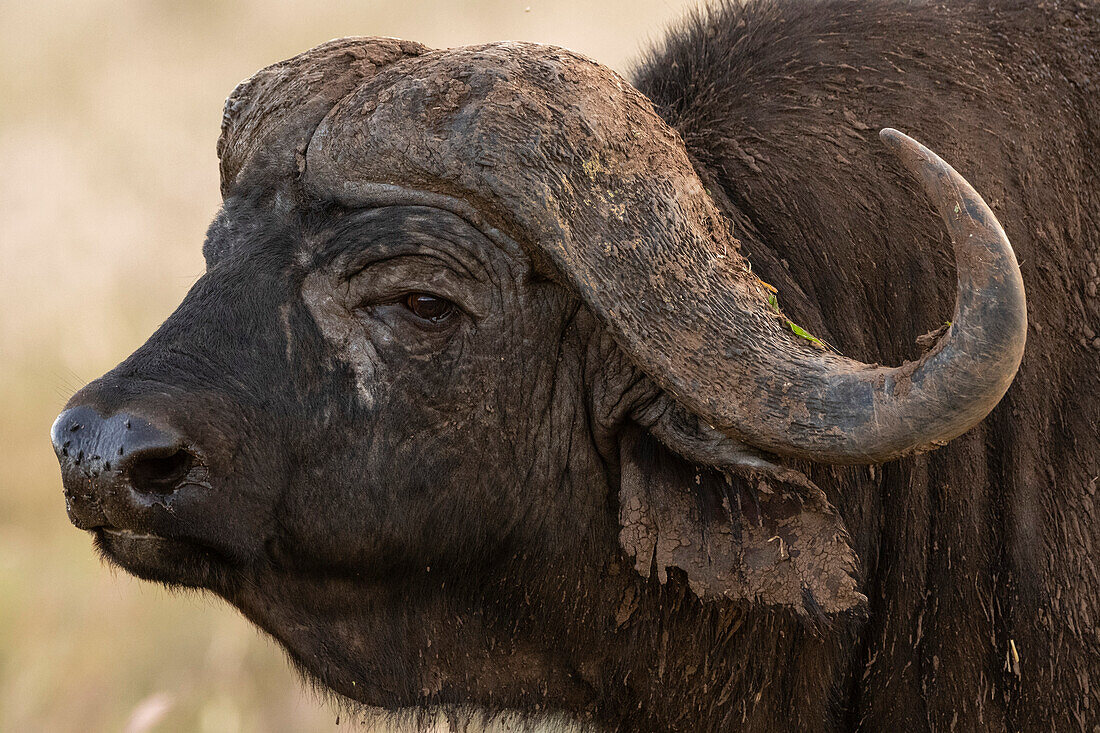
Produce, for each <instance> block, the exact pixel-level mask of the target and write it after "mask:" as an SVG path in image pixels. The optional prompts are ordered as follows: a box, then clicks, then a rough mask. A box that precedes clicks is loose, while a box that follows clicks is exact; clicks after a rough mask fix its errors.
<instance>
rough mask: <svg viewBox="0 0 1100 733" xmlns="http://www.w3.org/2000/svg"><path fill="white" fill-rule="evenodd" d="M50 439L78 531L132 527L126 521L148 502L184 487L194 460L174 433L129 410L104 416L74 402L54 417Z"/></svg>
mask: <svg viewBox="0 0 1100 733" xmlns="http://www.w3.org/2000/svg"><path fill="white" fill-rule="evenodd" d="M50 437H51V439H52V441H53V447H54V451H55V452H56V453H57V459H58V461H59V462H60V464H61V474H62V480H63V484H64V489H65V500H66V506H67V508H68V511H69V519H70V520H71V521H72V522H73V524H75V525H76V526H77V527H79V528H80V529H95V528H98V527H105V528H108V529H137V527H131V526H128V525H130V524H132V523H133V521H134V519H135V517H136V516H137V515H139V514H140V513H141V511H142V509H143V508H144V507H146V506H147V505H148V504H149V501H150V500H151V499H155V498H156V497H165V496H167V495H169V494H172V493H174V492H176V491H178V490H181V489H183V487H185V486H187V485H188V476H189V474H190V473H191V470H192V468H193V467H194V466H195V465H196V463H197V457H196V455H195V453H194V452H193V451H192V450H189V449H188V448H186V447H185V440H184V438H183V436H181V435H180V434H179V433H178V432H177V431H175V430H172V429H170V428H165V427H159V426H157V425H154V424H153V423H152V422H150V421H149V420H147V419H145V418H143V417H141V416H139V415H137V414H133V413H131V412H116V413H114V414H111V415H107V416H103V415H101V414H100V413H99V412H97V411H96V410H95V409H94V408H92V407H89V406H86V405H79V406H76V407H73V408H71V409H68V410H65V411H64V412H62V413H61V414H60V415H59V416H58V418H57V420H56V421H55V422H54V424H53V428H52V429H51V431H50Z"/></svg>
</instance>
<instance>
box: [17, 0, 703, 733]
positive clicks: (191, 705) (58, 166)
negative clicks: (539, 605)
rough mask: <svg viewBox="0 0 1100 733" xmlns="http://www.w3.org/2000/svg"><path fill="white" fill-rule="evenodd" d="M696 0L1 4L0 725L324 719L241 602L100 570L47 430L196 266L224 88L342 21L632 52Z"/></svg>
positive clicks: (158, 317)
mask: <svg viewBox="0 0 1100 733" xmlns="http://www.w3.org/2000/svg"><path fill="white" fill-rule="evenodd" d="M688 4H689V3H688V2H687V1H686V0H611V1H609V2H600V1H599V0H560V1H557V2H545V1H543V2H540V1H539V0H515V1H513V0H451V1H450V2H425V1H423V0H402V1H401V2H388V1H387V2H381V1H379V0H369V1H368V0H360V1H359V2H351V1H345V2H337V1H336V0H301V1H294V2H292V1H291V0H280V1H277V2H260V1H259V0H242V1H237V2H217V1H216V0H196V1H194V2H172V1H169V0H140V1H139V0H123V1H118V0H114V1H110V0H36V1H34V2H31V1H30V0H0V731H122V730H134V731H138V730H157V731H218V732H221V731H226V732H231V731H328V730H346V729H347V727H348V726H347V722H346V716H345V722H344V725H343V726H341V727H340V728H336V715H337V713H336V712H335V711H334V710H333V709H331V708H328V707H325V706H324V705H323V703H321V702H320V701H318V700H317V699H316V698H315V697H313V696H311V695H310V693H309V692H308V691H305V690H304V688H303V686H302V685H301V684H300V683H299V682H298V680H297V679H296V678H295V677H294V675H293V673H292V672H291V671H290V670H289V669H288V667H287V665H286V663H285V661H284V660H283V658H282V655H281V653H280V652H279V651H278V650H277V649H276V648H275V646H274V645H273V644H272V643H271V642H270V641H268V640H267V639H265V638H264V637H262V635H261V634H259V633H258V632H257V631H256V630H255V629H253V628H251V627H250V626H249V625H248V624H247V623H246V622H245V621H244V620H243V619H242V618H240V617H239V616H238V615H237V614H236V613H235V612H234V611H233V610H232V609H230V608H228V607H226V606H225V605H224V604H222V603H220V602H218V601H216V600H213V599H208V598H201V597H197V596H190V597H185V596H179V595H171V594H168V593H167V592H166V591H164V590H163V589H161V588H159V587H156V586H153V585H149V584H145V583H142V582H139V581H137V580H134V579H132V578H130V577H129V576H126V575H124V574H121V573H112V572H111V571H109V570H107V569H106V568H105V567H103V566H102V565H100V564H99V562H98V560H97V559H96V557H95V556H94V554H93V552H92V550H91V543H90V540H89V538H88V537H87V536H86V535H85V534H84V533H81V532H78V531H76V530H75V529H73V528H72V527H71V526H70V525H69V524H68V522H67V520H66V518H65V512H64V503H63V500H62V497H61V490H60V479H59V476H58V473H57V467H56V463H55V461H54V457H53V454H52V451H51V450H50V448H49V444H48V439H47V433H48V429H49V426H50V423H51V421H52V420H53V418H54V416H55V415H56V414H57V412H58V411H59V410H60V408H61V407H62V405H63V404H64V402H65V400H66V399H67V398H68V396H69V395H70V394H71V393H72V392H73V391H74V390H75V389H76V388H78V387H79V386H81V385H82V384H84V383H85V382H87V381H89V380H90V379H93V378H95V377H96V376H98V375H99V374H101V373H103V372H104V371H106V370H107V369H109V368H110V367H112V366H113V365H114V364H115V363H117V362H118V361H119V360H121V359H122V358H123V357H125V356H126V355H127V354H128V353H130V352H131V351H132V350H133V349H134V348H136V347H137V346H138V345H139V344H141V342H142V341H143V340H144V339H145V338H146V336H148V335H149V334H150V333H152V331H153V329H154V328H155V327H156V326H157V325H158V324H159V323H160V322H161V321H162V320H163V319H164V318H165V317H166V316H167V315H168V314H169V313H170V312H171V310H172V309H173V308H174V307H175V305H176V304H177V303H178V302H179V300H180V299H181V298H182V296H183V294H184V293H185V292H186V290H187V289H188V287H190V285H191V284H192V283H193V282H194V281H195V280H196V279H197V278H198V277H199V275H200V274H201V273H202V270H203V264H202V258H201V254H200V245H201V242H202V236H203V232H204V230H205V228H206V225H207V222H208V221H209V220H210V218H211V217H212V216H213V214H214V213H215V211H216V209H217V206H218V181H217V166H216V160H215V156H214V142H215V139H216V137H217V134H218V126H219V123H220V119H221V106H222V101H223V99H224V97H225V95H226V94H228V92H229V91H230V90H231V89H232V88H233V86H234V85H235V84H236V83H237V82H238V81H239V80H240V79H242V78H244V77H246V76H248V75H249V74H251V73H252V72H253V71H255V70H256V69H258V68H260V67H262V66H264V65H266V64H269V63H273V62H275V61H278V60H280V59H283V58H285V57H287V56H291V55H293V54H295V53H298V52H300V51H302V50H304V49H306V48H309V47H310V46H313V45H315V44H317V43H320V42H322V41H325V40H327V39H329V38H333V37H336V36H343V35H389V36H399V37H405V38H411V39H415V40H418V41H422V42H424V43H427V44H428V45H431V46H437V47H445V46H456V45H462V44H467V43H475V42H482V41H489V40H496V39H504V38H515V39H526V40H534V41H543V42H550V43H556V44H559V45H564V46H568V47H571V48H574V49H577V50H580V51H582V52H584V53H587V54H589V55H591V56H593V57H595V58H597V59H599V60H601V61H603V62H604V63H607V64H609V65H611V66H613V67H615V68H618V69H619V70H625V69H626V68H627V67H628V66H629V61H630V59H631V58H632V57H634V56H635V55H636V54H637V53H638V51H639V50H640V49H641V48H642V47H643V46H644V45H645V43H646V42H647V40H650V39H653V38H657V37H659V36H660V32H661V29H662V28H663V27H664V26H665V25H666V24H667V22H668V21H669V20H670V19H673V18H675V17H678V16H680V15H681V14H682V13H683V11H684V8H685V7H687V5H688Z"/></svg>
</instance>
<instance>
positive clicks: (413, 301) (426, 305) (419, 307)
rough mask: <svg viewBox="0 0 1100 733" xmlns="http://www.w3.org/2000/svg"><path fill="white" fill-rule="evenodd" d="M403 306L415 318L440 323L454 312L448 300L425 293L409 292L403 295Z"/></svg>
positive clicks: (452, 305)
mask: <svg viewBox="0 0 1100 733" xmlns="http://www.w3.org/2000/svg"><path fill="white" fill-rule="evenodd" d="M405 307H406V308H408V309H409V310H410V311H412V313H413V315H414V316H416V317H417V318H423V319H424V320H425V321H431V322H432V323H442V322H443V321H445V320H447V319H448V318H450V316H451V314H452V313H454V310H455V306H454V303H452V302H451V301H449V300H444V299H443V298H437V297H435V296H434V295H428V294H427V293H409V294H408V295H406V296H405Z"/></svg>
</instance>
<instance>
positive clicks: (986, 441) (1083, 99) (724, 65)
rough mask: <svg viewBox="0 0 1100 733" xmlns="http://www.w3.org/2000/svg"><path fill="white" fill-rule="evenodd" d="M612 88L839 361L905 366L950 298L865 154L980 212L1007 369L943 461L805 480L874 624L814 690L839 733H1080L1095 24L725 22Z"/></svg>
mask: <svg viewBox="0 0 1100 733" xmlns="http://www.w3.org/2000/svg"><path fill="white" fill-rule="evenodd" d="M635 78H636V83H637V85H638V87H639V88H640V89H641V90H642V91H644V92H645V93H646V94H647V95H649V96H650V98H651V99H652V100H653V101H654V103H655V104H656V105H657V107H658V109H659V111H660V112H661V114H662V115H663V116H664V117H665V119H667V120H668V121H669V123H670V124H672V125H673V126H674V127H675V128H676V129H677V130H679V131H680V133H681V134H682V135H683V137H684V140H685V142H686V144H687V147H688V150H689V152H690V153H691V154H692V155H693V157H694V158H695V160H696V161H697V167H698V170H699V172H700V173H701V174H702V175H703V176H704V178H705V179H706V180H709V181H710V182H711V185H712V186H713V189H714V192H715V193H718V194H719V195H721V196H722V197H723V198H724V199H725V208H726V210H727V211H728V212H729V213H730V214H731V216H732V217H733V218H734V220H735V221H736V222H737V223H738V225H739V227H738V234H739V236H740V238H741V240H742V243H743V246H744V249H745V251H746V252H747V254H748V257H749V259H750V260H751V261H752V263H753V265H754V267H755V269H756V270H757V272H758V273H760V275H761V277H762V278H763V279H764V280H766V281H768V282H770V283H772V284H774V285H775V286H776V287H778V288H779V291H780V293H781V297H782V302H783V304H784V307H785V308H786V309H787V310H789V311H790V312H791V313H792V318H794V319H795V320H799V319H801V322H804V323H805V324H806V325H807V328H809V329H810V330H811V331H812V332H813V333H815V334H819V335H821V336H822V338H825V339H826V340H828V341H830V342H831V343H832V344H834V345H836V346H837V347H838V348H839V349H840V350H841V351H843V352H844V353H847V354H851V355H853V356H856V357H858V358H861V359H864V360H867V361H881V362H883V363H900V362H901V361H902V360H903V359H906V358H913V357H914V356H915V355H917V354H918V353H919V347H918V346H917V345H916V344H915V340H916V338H917V337H918V336H919V335H921V334H922V333H923V332H924V331H927V330H929V329H931V328H935V327H936V326H937V325H938V324H940V323H942V322H943V321H944V320H945V319H947V318H949V317H950V308H951V304H952V301H953V291H954V278H953V268H952V260H951V257H950V251H951V250H950V246H949V244H948V243H947V241H946V240H945V237H944V235H943V233H942V231H941V229H940V226H939V223H938V222H937V221H936V220H935V218H934V217H933V216H932V215H931V214H930V212H929V211H928V210H927V207H926V206H925V204H924V203H923V201H922V199H921V196H920V194H919V192H918V191H916V190H914V186H913V185H912V184H911V182H910V181H909V179H907V178H906V176H905V175H904V174H903V173H902V172H901V171H900V170H899V169H898V166H897V164H896V163H895V162H894V161H892V160H890V159H889V157H887V156H886V155H884V154H883V152H882V151H881V149H880V148H879V146H878V145H877V144H876V140H875V133H876V132H877V130H878V129H879V128H881V127H884V126H895V127H898V128H900V129H902V130H904V131H905V132H908V133H909V134H911V135H913V136H914V137H916V138H917V139H919V140H922V141H923V142H925V143H927V144H929V145H932V146H933V147H934V148H935V149H936V150H937V152H938V153H940V154H941V155H942V156H943V157H944V158H945V159H946V160H949V161H951V163H952V164H953V165H954V166H955V168H956V169H958V170H959V171H960V172H961V173H962V174H963V175H964V176H966V177H967V179H968V180H969V181H970V182H971V183H972V184H973V185H974V186H975V188H977V189H978V190H979V191H980V192H982V194H983V196H984V197H985V199H986V200H987V201H988V202H989V203H990V206H991V208H992V209H993V211H994V212H995V213H996V214H997V217H998V218H999V219H1000V221H1001V223H1002V224H1003V226H1004V228H1005V230H1006V232H1007V234H1008V236H1009V238H1010V240H1011V241H1012V243H1013V246H1014V247H1015V249H1016V252H1017V255H1018V257H1019V259H1020V262H1021V269H1022V271H1023V274H1024V279H1025V284H1026V288H1027V292H1028V299H1029V302H1028V305H1029V312H1028V317H1029V321H1030V323H1031V328H1030V331H1029V333H1028V346H1027V352H1026V355H1025V357H1024V362H1023V366H1022V367H1021V369H1020V372H1019V374H1018V376H1017V377H1016V381H1015V384H1014V386H1013V387H1012V389H1011V390H1010V392H1009V393H1008V395H1007V397H1006V398H1005V399H1004V401H1003V402H1002V403H1001V405H1000V406H999V407H998V408H997V409H996V410H995V411H994V412H993V414H992V415H991V416H990V417H989V418H988V419H987V420H986V421H985V422H984V423H983V424H982V425H980V426H979V427H978V428H976V429H975V430H973V431H971V432H970V433H969V434H968V435H966V436H963V437H962V438H960V439H958V440H956V441H955V442H953V443H952V444H950V445H949V446H947V447H946V448H944V449H942V450H940V451H937V452H935V453H933V454H930V455H927V456H922V457H919V458H915V459H906V460H903V461H899V462H896V463H893V464H888V465H886V466H883V467H882V468H879V469H870V470H868V469H839V468H834V469H817V470H815V471H813V472H812V474H811V475H812V476H813V477H814V478H815V479H816V480H817V482H818V483H819V484H820V485H821V486H822V487H824V488H826V491H827V492H828V493H829V496H830V498H831V499H832V500H833V501H834V502H835V503H836V504H837V506H838V508H839V509H840V511H841V514H842V515H843V516H844V518H845V519H846V521H847V524H848V528H849V530H850V531H851V532H852V534H853V537H854V539H855V547H856V549H857V552H858V554H859V555H860V557H862V558H863V560H864V563H865V573H866V578H867V581H866V586H865V592H866V593H867V595H868V597H869V598H870V601H871V608H870V617H869V620H868V622H867V625H866V626H865V627H864V628H863V629H862V630H861V632H860V638H861V642H860V644H859V645H858V647H856V648H855V649H853V650H852V651H851V655H850V657H849V658H848V659H847V660H845V661H843V662H840V663H839V664H838V665H837V667H836V668H833V669H831V670H829V671H828V672H826V673H827V674H832V675H836V677H835V679H836V680H837V681H838V682H839V683H840V684H842V685H843V686H844V690H843V693H842V694H841V696H840V698H839V699H841V700H842V701H843V707H844V709H845V711H846V712H845V721H846V722H845V727H852V728H855V727H862V728H865V729H867V730H926V729H927V730H1078V729H1079V730H1089V731H1091V730H1093V726H1094V725H1096V723H1097V721H1098V720H1100V697H1098V694H1100V693H1098V692H1097V683H1098V680H1097V676H1098V673H1100V661H1098V660H1100V635H1098V631H1097V625H1096V624H1097V621H1098V620H1100V578H1098V577H1097V573H1096V566H1095V563H1096V559H1095V557H1096V556H1095V550H1096V549H1097V548H1098V547H1100V540H1098V533H1100V529H1098V527H1100V522H1098V520H1100V517H1098V516H1097V513H1096V512H1097V510H1096V508H1095V504H1094V502H1095V498H1096V497H1095V495H1096V488H1097V477H1098V475H1100V440H1098V436H1097V426H1098V425H1100V403H1098V401H1097V400H1096V398H1095V395H1096V394H1097V393H1098V391H1100V340H1096V337H1097V333H1096V332H1097V331H1100V299H1098V297H1097V286H1098V284H1100V282H1098V278H1097V267H1098V266H1100V178H1098V170H1100V8H1098V6H1097V5H1096V3H1092V2H1089V3H1084V2H1082V3H1074V2H1065V3H1041V4H1039V5H1038V6H1036V5H1034V4H1032V3H1009V2H998V3H957V4H952V5H950V6H947V7H944V6H931V5H925V4H911V3H900V2H874V3H857V2H848V1H842V2H821V3H793V2H792V3H778V2H756V3H750V4H749V5H748V6H746V7H744V8H737V7H733V6H724V7H721V8H717V9H715V10H713V11H711V12H709V13H705V14H701V15H698V16H696V17H694V18H692V19H691V20H689V21H688V22H687V23H685V25H684V26H683V27H682V28H681V29H679V30H678V31H676V32H674V33H673V34H672V36H671V37H670V38H669V39H668V40H667V41H666V43H665V45H664V46H663V47H662V48H661V49H660V50H658V51H656V52H654V53H653V55H652V56H651V57H649V58H648V59H647V60H646V61H645V62H644V63H643V64H642V65H641V67H640V68H639V70H638V71H637V72H636V75H635ZM937 242H938V246H935V243H937ZM1013 648H1014V649H1015V652H1013ZM1017 653H1018V655H1019V662H1018V663H1017V662H1016V659H1015V654H1017Z"/></svg>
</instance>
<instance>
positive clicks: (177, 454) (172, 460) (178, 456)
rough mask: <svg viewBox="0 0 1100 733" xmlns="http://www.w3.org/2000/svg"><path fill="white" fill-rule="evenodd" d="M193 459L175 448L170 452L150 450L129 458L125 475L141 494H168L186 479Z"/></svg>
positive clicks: (187, 453) (185, 452) (183, 451)
mask: <svg viewBox="0 0 1100 733" xmlns="http://www.w3.org/2000/svg"><path fill="white" fill-rule="evenodd" d="M194 463H195V457H194V456H193V455H192V454H191V453H189V452H188V451H186V450H184V449H182V448H177V449H175V450H172V451H171V452H166V451H163V450H160V451H157V450H150V451H146V452H144V453H142V454H137V455H133V456H131V457H130V459H129V461H128V465H127V469H126V473H127V474H128V475H129V478H130V485H131V486H132V487H133V488H134V490H135V491H137V492H139V493H142V494H170V493H172V492H173V491H175V490H176V489H177V488H179V486H180V484H181V483H183V481H184V480H185V479H186V478H187V474H188V473H190V471H191V468H192V466H194Z"/></svg>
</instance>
